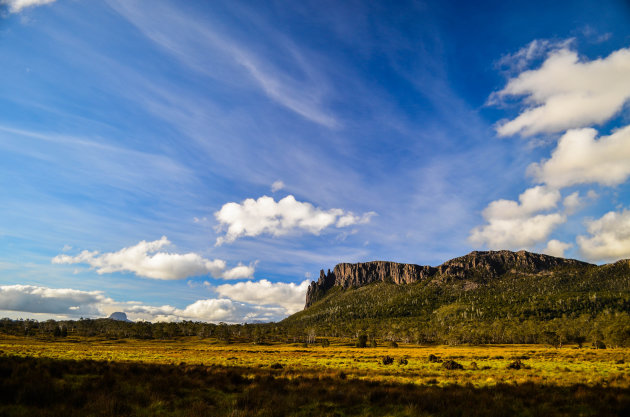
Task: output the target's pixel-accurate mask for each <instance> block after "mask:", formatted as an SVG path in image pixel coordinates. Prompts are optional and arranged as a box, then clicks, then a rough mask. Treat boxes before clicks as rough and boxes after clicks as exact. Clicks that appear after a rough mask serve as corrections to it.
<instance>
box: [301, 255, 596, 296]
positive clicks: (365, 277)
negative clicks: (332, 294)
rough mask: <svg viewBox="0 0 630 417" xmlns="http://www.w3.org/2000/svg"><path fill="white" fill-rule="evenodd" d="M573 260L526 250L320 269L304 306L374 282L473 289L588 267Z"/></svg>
mask: <svg viewBox="0 0 630 417" xmlns="http://www.w3.org/2000/svg"><path fill="white" fill-rule="evenodd" d="M588 265H589V264H587V263H585V262H581V261H577V260H574V259H564V258H557V257H554V256H549V255H542V254H537V253H531V252H527V251H519V252H511V251H507V250H503V251H485V252H479V251H474V252H471V253H469V254H468V255H465V256H461V257H459V258H454V259H451V260H450V261H446V262H444V263H443V264H442V265H440V266H438V267H432V266H421V265H414V264H401V263H396V262H385V261H373V262H364V263H356V264H349V263H341V264H338V265H336V266H335V267H334V269H333V270H332V271H330V269H329V270H328V272H327V273H324V270H321V271H320V273H319V279H318V280H317V282H315V281H313V282H311V285H310V286H309V287H308V290H307V292H306V306H305V308H308V307H310V306H311V305H312V304H313V303H315V302H316V301H318V300H320V299H322V298H323V297H324V296H325V295H326V293H327V292H328V290H330V289H331V288H332V287H334V286H339V287H341V288H350V287H360V286H363V285H367V284H370V283H373V282H391V283H393V284H398V285H403V284H413V283H416V282H422V281H435V282H436V283H440V282H450V281H453V280H470V282H471V283H473V284H474V286H476V285H478V284H482V283H483V282H485V281H486V280H488V279H492V278H496V277H498V276H500V275H503V274H505V273H507V272H519V273H534V274H535V273H539V272H543V271H549V270H553V269H554V268H558V267H564V266H574V267H577V266H588Z"/></svg>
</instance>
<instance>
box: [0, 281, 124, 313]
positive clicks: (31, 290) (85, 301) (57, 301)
mask: <svg viewBox="0 0 630 417" xmlns="http://www.w3.org/2000/svg"><path fill="white" fill-rule="evenodd" d="M111 302H112V300H111V299H109V298H107V297H105V296H104V295H103V293H102V292H101V291H79V290H73V289H69V288H46V287H38V286H33V285H2V286H0V310H10V311H24V312H30V313H49V314H60V315H73V316H79V315H86V316H90V315H95V314H99V313H100V312H101V310H100V308H99V305H101V304H103V303H111Z"/></svg>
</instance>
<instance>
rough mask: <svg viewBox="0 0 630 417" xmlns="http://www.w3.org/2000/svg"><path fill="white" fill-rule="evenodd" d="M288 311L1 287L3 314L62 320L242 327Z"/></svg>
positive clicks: (227, 303)
mask: <svg viewBox="0 0 630 417" xmlns="http://www.w3.org/2000/svg"><path fill="white" fill-rule="evenodd" d="M287 310H288V308H287V307H282V306H267V305H253V304H247V303H242V302H237V301H233V300H230V299H227V298H220V299H205V300H197V301H195V302H194V303H192V304H190V305H188V306H186V307H185V308H183V309H180V308H176V307H173V306H170V305H163V306H148V305H144V304H142V303H139V302H135V301H130V302H116V301H114V300H112V299H111V298H108V297H106V296H104V295H103V293H102V292H101V291H80V290H74V289H69V288H47V287H39V286H33V285H3V286H0V311H15V312H22V313H29V314H30V315H42V314H43V315H44V317H51V316H53V317H56V318H59V319H64V318H76V317H80V316H83V317H107V316H109V315H110V314H111V313H113V312H114V311H124V312H125V313H127V316H128V317H129V318H130V319H131V320H147V321H181V320H194V321H206V322H219V321H225V322H228V323H242V322H253V321H277V320H281V319H282V318H284V317H286V315H287ZM38 318H40V319H41V318H42V316H38Z"/></svg>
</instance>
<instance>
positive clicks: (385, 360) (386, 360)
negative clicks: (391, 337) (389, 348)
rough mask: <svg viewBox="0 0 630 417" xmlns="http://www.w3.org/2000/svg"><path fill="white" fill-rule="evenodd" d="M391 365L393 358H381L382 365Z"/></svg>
mask: <svg viewBox="0 0 630 417" xmlns="http://www.w3.org/2000/svg"><path fill="white" fill-rule="evenodd" d="M392 363H394V358H392V357H391V356H389V355H387V356H383V365H391V364H392Z"/></svg>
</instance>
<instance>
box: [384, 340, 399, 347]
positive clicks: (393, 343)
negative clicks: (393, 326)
mask: <svg viewBox="0 0 630 417" xmlns="http://www.w3.org/2000/svg"><path fill="white" fill-rule="evenodd" d="M387 345H388V346H389V347H390V348H397V347H398V343H396V342H395V341H394V340H392V341H390V342H389V343H388V344H387Z"/></svg>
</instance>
